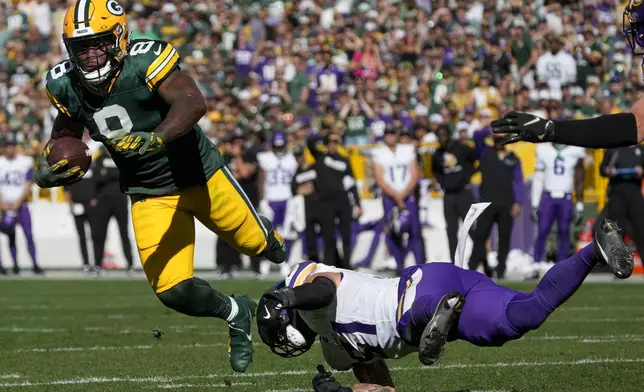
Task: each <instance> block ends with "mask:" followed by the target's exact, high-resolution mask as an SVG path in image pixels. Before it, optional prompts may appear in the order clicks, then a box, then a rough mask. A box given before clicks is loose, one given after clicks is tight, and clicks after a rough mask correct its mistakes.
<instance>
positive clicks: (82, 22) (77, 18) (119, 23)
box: [63, 0, 129, 86]
mask: <svg viewBox="0 0 644 392" xmlns="http://www.w3.org/2000/svg"><path fill="white" fill-rule="evenodd" d="M82 10H85V11H82ZM128 38H129V36H128V31H127V18H126V16H125V12H124V11H123V9H122V8H121V6H120V5H118V3H116V1H114V0H110V1H108V2H104V1H94V0H77V1H75V2H74V4H72V6H71V7H70V8H69V9H68V10H67V14H66V15H65V22H64V25H63V42H64V43H65V48H66V49H67V53H68V54H69V59H70V61H71V63H72V65H73V66H74V69H75V70H76V72H77V73H78V74H79V75H80V76H81V79H82V80H83V81H84V82H86V84H88V85H90V86H96V85H101V84H102V83H104V82H106V81H108V80H109V78H110V77H112V76H113V75H115V74H116V71H118V69H119V68H120V65H121V64H122V62H123V59H124V58H125V56H126V55H127V45H128Z"/></svg>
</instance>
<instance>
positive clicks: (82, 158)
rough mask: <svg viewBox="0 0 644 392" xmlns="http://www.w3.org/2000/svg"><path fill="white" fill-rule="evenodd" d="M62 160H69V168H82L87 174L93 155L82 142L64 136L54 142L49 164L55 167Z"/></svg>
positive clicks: (48, 159) (48, 160)
mask: <svg viewBox="0 0 644 392" xmlns="http://www.w3.org/2000/svg"><path fill="white" fill-rule="evenodd" d="M61 159H67V162H68V164H67V168H72V167H74V166H80V168H81V170H82V171H84V172H87V170H88V169H89V166H90V165H91V164H92V153H91V152H90V151H89V147H87V144H85V143H83V141H82V140H80V139H76V138H75V137H71V136H64V137H61V138H59V139H56V140H54V144H53V145H52V146H51V151H50V152H49V157H47V163H49V164H50V165H53V164H54V163H56V162H58V161H60V160H61Z"/></svg>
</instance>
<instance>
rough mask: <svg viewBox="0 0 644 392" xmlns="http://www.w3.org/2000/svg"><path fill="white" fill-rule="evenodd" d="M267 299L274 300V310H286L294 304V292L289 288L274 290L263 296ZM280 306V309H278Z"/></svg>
mask: <svg viewBox="0 0 644 392" xmlns="http://www.w3.org/2000/svg"><path fill="white" fill-rule="evenodd" d="M264 295H265V296H266V297H267V298H270V299H272V300H275V304H276V309H282V308H285V309H288V308H291V307H292V306H293V305H294V304H295V291H293V289H292V288H290V287H284V288H281V289H279V290H275V291H273V292H272V293H266V294H264ZM280 305H281V307H280Z"/></svg>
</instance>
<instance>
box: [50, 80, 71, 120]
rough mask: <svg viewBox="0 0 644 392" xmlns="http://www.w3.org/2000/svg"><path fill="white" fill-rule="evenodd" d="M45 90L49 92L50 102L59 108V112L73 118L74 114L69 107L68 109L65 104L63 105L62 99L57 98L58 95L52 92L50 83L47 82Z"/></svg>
mask: <svg viewBox="0 0 644 392" xmlns="http://www.w3.org/2000/svg"><path fill="white" fill-rule="evenodd" d="M45 92H46V94H47V98H49V102H51V104H52V105H53V106H54V108H56V110H58V113H61V114H63V115H65V116H67V117H69V118H72V114H71V113H70V111H69V109H67V108H66V107H65V105H63V104H62V103H61V101H60V100H59V99H58V98H56V96H55V95H54V94H53V93H52V92H51V90H50V86H49V83H47V85H46V86H45Z"/></svg>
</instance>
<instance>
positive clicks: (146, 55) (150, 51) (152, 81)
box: [130, 40, 179, 91]
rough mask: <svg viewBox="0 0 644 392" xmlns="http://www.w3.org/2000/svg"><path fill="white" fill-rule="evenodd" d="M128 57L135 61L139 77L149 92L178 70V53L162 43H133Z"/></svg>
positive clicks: (165, 43)
mask: <svg viewBox="0 0 644 392" xmlns="http://www.w3.org/2000/svg"><path fill="white" fill-rule="evenodd" d="M130 56H131V57H132V58H133V59H134V60H135V61H137V65H138V67H137V68H138V71H139V75H140V77H142V78H143V79H144V81H145V85H146V86H147V87H148V88H149V89H150V91H156V90H158V88H159V86H160V85H161V83H163V81H164V80H165V79H166V78H167V77H168V76H169V75H170V74H172V72H173V71H174V70H176V69H178V68H179V52H177V50H176V49H175V47H174V46H172V44H170V43H168V42H164V41H143V40H141V41H134V43H132V44H130Z"/></svg>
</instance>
